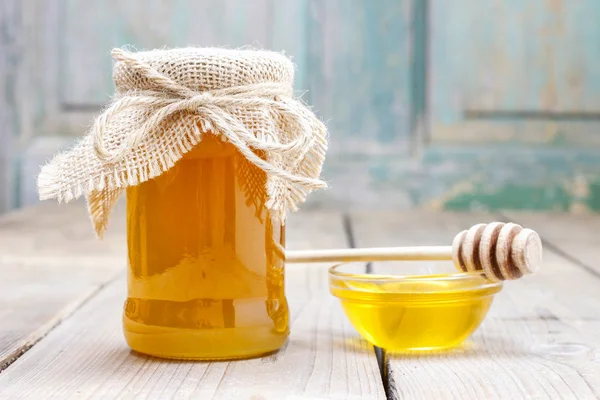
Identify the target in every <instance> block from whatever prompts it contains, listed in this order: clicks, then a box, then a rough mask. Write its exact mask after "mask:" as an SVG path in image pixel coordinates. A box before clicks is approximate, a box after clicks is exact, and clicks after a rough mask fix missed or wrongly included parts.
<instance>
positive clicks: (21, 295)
mask: <svg viewBox="0 0 600 400" xmlns="http://www.w3.org/2000/svg"><path fill="white" fill-rule="evenodd" d="M120 211H122V210H120ZM117 214H118V213H117ZM122 216H123V213H122V212H121V217H122ZM117 218H118V215H117ZM81 222H86V223H87V226H86V227H84V226H82V224H81ZM122 236H123V235H122V234H121V235H115V234H114V232H111V233H110V234H109V235H107V237H106V238H105V241H104V242H99V241H97V240H96V238H95V236H94V233H93V230H92V229H91V226H90V224H89V222H88V221H87V216H86V210H85V205H84V204H82V203H73V204H71V205H68V206H62V207H61V206H58V205H56V204H51V203H44V205H43V206H40V207H37V208H32V209H23V210H20V211H19V212H14V213H11V214H7V215H5V216H3V217H1V218H0V321H1V323H0V371H1V370H3V369H4V368H5V367H6V366H7V365H9V364H10V363H12V362H13V361H14V360H15V359H16V358H18V357H19V356H20V355H21V354H22V353H23V352H25V351H27V350H28V349H29V348H30V347H31V346H32V345H34V344H35V343H36V342H38V341H39V340H40V339H41V338H42V337H44V336H45V335H46V334H47V333H48V332H49V331H50V330H52V329H53V328H54V327H55V326H56V325H58V324H59V323H60V322H61V321H62V320H63V319H65V318H66V317H68V316H69V315H70V314H71V313H73V311H75V310H76V309H77V308H78V307H79V306H80V305H81V304H82V303H84V302H85V301H86V300H87V299H88V298H90V297H91V296H92V295H93V294H94V293H95V292H96V291H97V290H98V289H99V288H100V287H102V286H103V285H105V284H106V283H107V282H109V281H110V280H111V279H113V277H114V276H115V274H116V273H117V271H119V270H121V269H123V268H124V264H125V259H124V252H123V251H119V250H122V249H123V243H120V242H118V243H115V242H114V240H115V237H118V238H119V239H121V238H122Z"/></svg>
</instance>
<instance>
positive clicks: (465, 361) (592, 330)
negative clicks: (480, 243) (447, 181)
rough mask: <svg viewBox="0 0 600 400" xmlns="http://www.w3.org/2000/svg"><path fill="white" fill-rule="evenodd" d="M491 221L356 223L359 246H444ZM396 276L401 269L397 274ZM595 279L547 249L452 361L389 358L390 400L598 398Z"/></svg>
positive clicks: (599, 322) (451, 218)
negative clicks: (536, 268) (538, 266)
mask: <svg viewBox="0 0 600 400" xmlns="http://www.w3.org/2000/svg"><path fill="white" fill-rule="evenodd" d="M493 220H498V217H497V216H492V215H489V214H461V213H439V214H436V213H424V212H411V213H406V214H389V213H358V214H354V215H353V217H352V222H353V226H354V235H355V237H356V241H357V245H358V246H390V245H394V246H400V245H425V244H441V245H445V244H450V243H451V241H452V238H453V236H454V235H455V234H456V233H458V232H459V231H460V230H462V229H467V228H469V227H470V226H472V225H473V224H475V223H478V222H490V221H493ZM399 268H400V267H399ZM599 290H600V279H598V278H597V277H596V276H593V275H592V274H590V273H589V272H588V271H587V270H585V269H582V268H580V267H579V266H577V265H575V264H573V263H571V262H570V261H569V260H567V259H565V258H563V257H561V256H559V255H557V254H556V253H554V252H553V251H551V250H549V249H545V253H544V264H543V267H542V268H541V269H540V270H539V272H538V273H537V274H536V275H533V276H529V277H525V278H523V279H521V280H519V281H514V282H508V283H506V284H505V286H504V288H503V290H502V291H501V292H500V293H499V294H497V295H496V298H495V300H494V303H493V305H492V308H491V310H490V312H489V314H488V316H487V318H486V320H485V321H484V323H483V324H482V326H481V327H480V328H479V329H478V330H477V331H476V332H475V334H474V335H473V336H472V337H471V338H470V339H469V340H468V341H467V342H466V343H465V344H464V345H463V346H461V347H459V348H458V349H455V350H453V351H446V352H437V353H431V354H421V355H419V354H410V355H399V354H398V355H394V354H387V357H386V365H385V368H386V371H387V377H386V378H385V383H386V384H387V386H388V395H389V396H390V397H391V398H422V399H428V398H436V399H437V398H451V397H452V398H475V399H477V398H503V399H515V398H574V399H595V398H598V396H600V379H598V377H599V376H600V364H599V363H598V359H597V355H598V354H600V353H599V351H600V336H598V335H597V332H598V327H599V326H600V298H598V291H599Z"/></svg>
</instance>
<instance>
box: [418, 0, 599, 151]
mask: <svg viewBox="0 0 600 400" xmlns="http://www.w3.org/2000/svg"><path fill="white" fill-rule="evenodd" d="M471 3H472V2H470V1H469V0H459V1H457V2H452V3H450V2H446V1H443V0H432V1H431V6H430V10H431V13H430V27H431V28H430V29H431V31H430V44H431V50H430V53H431V63H430V73H429V78H430V84H429V88H430V90H429V96H430V102H429V105H430V118H431V137H432V139H433V141H434V142H436V141H437V140H440V141H448V140H453V141H454V142H469V143H471V142H474V141H477V142H479V143H481V142H487V141H488V138H489V139H491V142H496V143H497V137H502V138H504V140H505V141H514V142H528V143H532V142H536V141H537V142H540V141H541V142H544V143H552V142H563V144H564V142H566V143H569V144H577V143H581V142H584V143H588V142H589V143H588V144H592V143H593V145H594V146H595V147H596V148H597V147H598V145H599V143H598V142H597V140H595V136H596V135H594V132H596V131H597V127H598V124H599V121H600V102H599V101H598V96H597V92H598V90H599V89H600V74H599V73H598V72H597V70H596V69H595V68H593V65H594V64H595V63H596V62H595V61H594V60H595V59H597V58H598V57H600V50H598V48H597V46H596V44H595V43H596V39H595V38H596V37H598V36H599V35H600V30H599V29H598V25H597V24H596V22H595V21H596V16H597V15H599V13H600V8H599V5H598V3H597V2H596V1H594V0H582V1H577V2H568V1H564V0H555V1H532V2H528V3H527V5H523V4H522V2H520V1H518V0H510V1H501V2H500V1H495V0H484V1H478V2H475V3H473V4H471ZM464 60H469V61H468V62H467V63H465V62H464ZM490 133H492V135H491V136H489V135H490ZM571 140H573V142H571Z"/></svg>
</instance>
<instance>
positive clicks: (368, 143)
mask: <svg viewBox="0 0 600 400" xmlns="http://www.w3.org/2000/svg"><path fill="white" fill-rule="evenodd" d="M412 7H413V1H411V0H402V1H397V0H382V1H369V2H364V1H360V0H349V1H348V0H346V1H343V0H331V1H317V0H310V1H309V12H310V14H309V17H310V18H308V20H307V24H308V27H307V34H308V49H307V57H308V59H307V60H308V61H307V68H308V72H307V76H308V89H309V94H308V96H309V102H310V103H311V104H312V105H314V108H315V110H317V111H318V112H319V114H321V115H322V116H323V118H324V119H326V120H328V122H329V123H328V125H329V128H330V130H331V132H332V135H331V141H332V146H331V148H332V152H333V153H338V152H339V153H342V154H345V155H346V156H347V155H348V154H361V155H364V154H382V153H387V154H395V155H396V156H397V155H398V154H401V153H406V152H407V151H408V147H409V139H410V137H409V134H410V133H409V121H410V90H411V86H410V85H411V83H410V65H411V61H410V60H411V40H412V35H411V17H412ZM341 99H343V101H341Z"/></svg>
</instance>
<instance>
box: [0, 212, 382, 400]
mask: <svg viewBox="0 0 600 400" xmlns="http://www.w3.org/2000/svg"><path fill="white" fill-rule="evenodd" d="M345 244H346V240H345V238H344V232H343V229H342V223H341V218H340V215H339V214H303V215H299V216H297V217H294V218H293V219H292V220H291V221H290V224H289V227H288V246H289V247H293V248H308V247H333V246H344V245H345ZM286 274H287V276H286V284H287V293H288V297H289V301H290V308H291V314H292V328H291V329H292V333H291V336H290V340H289V342H288V343H287V345H286V346H285V348H284V349H282V350H281V351H280V352H278V353H276V354H275V355H273V356H270V357H266V358H259V359H253V360H245V361H237V362H215V363H198V362H185V361H165V360H156V359H151V358H148V357H144V356H141V355H137V354H134V353H132V352H130V350H129V349H128V348H127V346H126V344H125V341H124V339H123V338H122V334H121V312H122V301H123V299H124V295H125V293H124V290H125V282H124V281H123V280H119V281H117V282H114V283H112V284H111V285H109V286H108V287H106V288H105V289H103V290H102V291H101V292H100V293H99V294H98V295H97V296H95V297H94V298H93V299H92V300H91V301H90V302H89V303H88V304H86V305H85V306H84V307H82V308H81V309H80V310H79V311H77V313H75V314H74V315H73V316H72V317H71V318H69V319H68V320H66V321H65V322H64V323H63V324H61V325H60V326H59V327H58V328H56V329H55V330H54V331H53V332H51V333H50V334H49V335H48V336H47V337H46V338H44V339H43V340H42V341H41V342H40V343H39V344H38V345H36V346H35V347H34V348H32V349H31V350H30V351H29V352H27V353H26V354H25V355H24V356H22V357H21V358H20V359H19V360H18V361H16V362H15V363H14V364H13V365H11V367H9V368H8V369H7V370H5V371H4V372H3V373H2V374H1V375H0V398H4V397H6V398H11V399H24V398H36V397H40V396H42V397H43V398H45V399H53V398H59V399H70V398H80V397H92V398H141V397H147V398H222V399H231V398H260V399H282V398H315V399H316V398H319V399H322V398H332V399H359V398H365V399H377V398H379V399H383V398H385V394H384V392H383V385H382V382H381V377H380V374H379V369H378V365H377V361H376V359H375V356H374V353H373V351H372V348H371V347H370V346H368V345H367V343H366V342H365V341H363V340H361V339H359V337H358V336H357V335H356V334H355V333H354V332H353V330H352V328H351V326H350V325H349V324H348V322H347V321H346V318H345V317H344V316H343V313H342V310H341V308H340V306H339V304H338V303H337V302H336V300H335V299H334V298H333V297H332V296H330V295H329V294H328V293H327V280H326V266H323V265H311V266H301V265H295V266H291V267H289V268H287V272H286ZM57 382H60V384H57Z"/></svg>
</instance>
